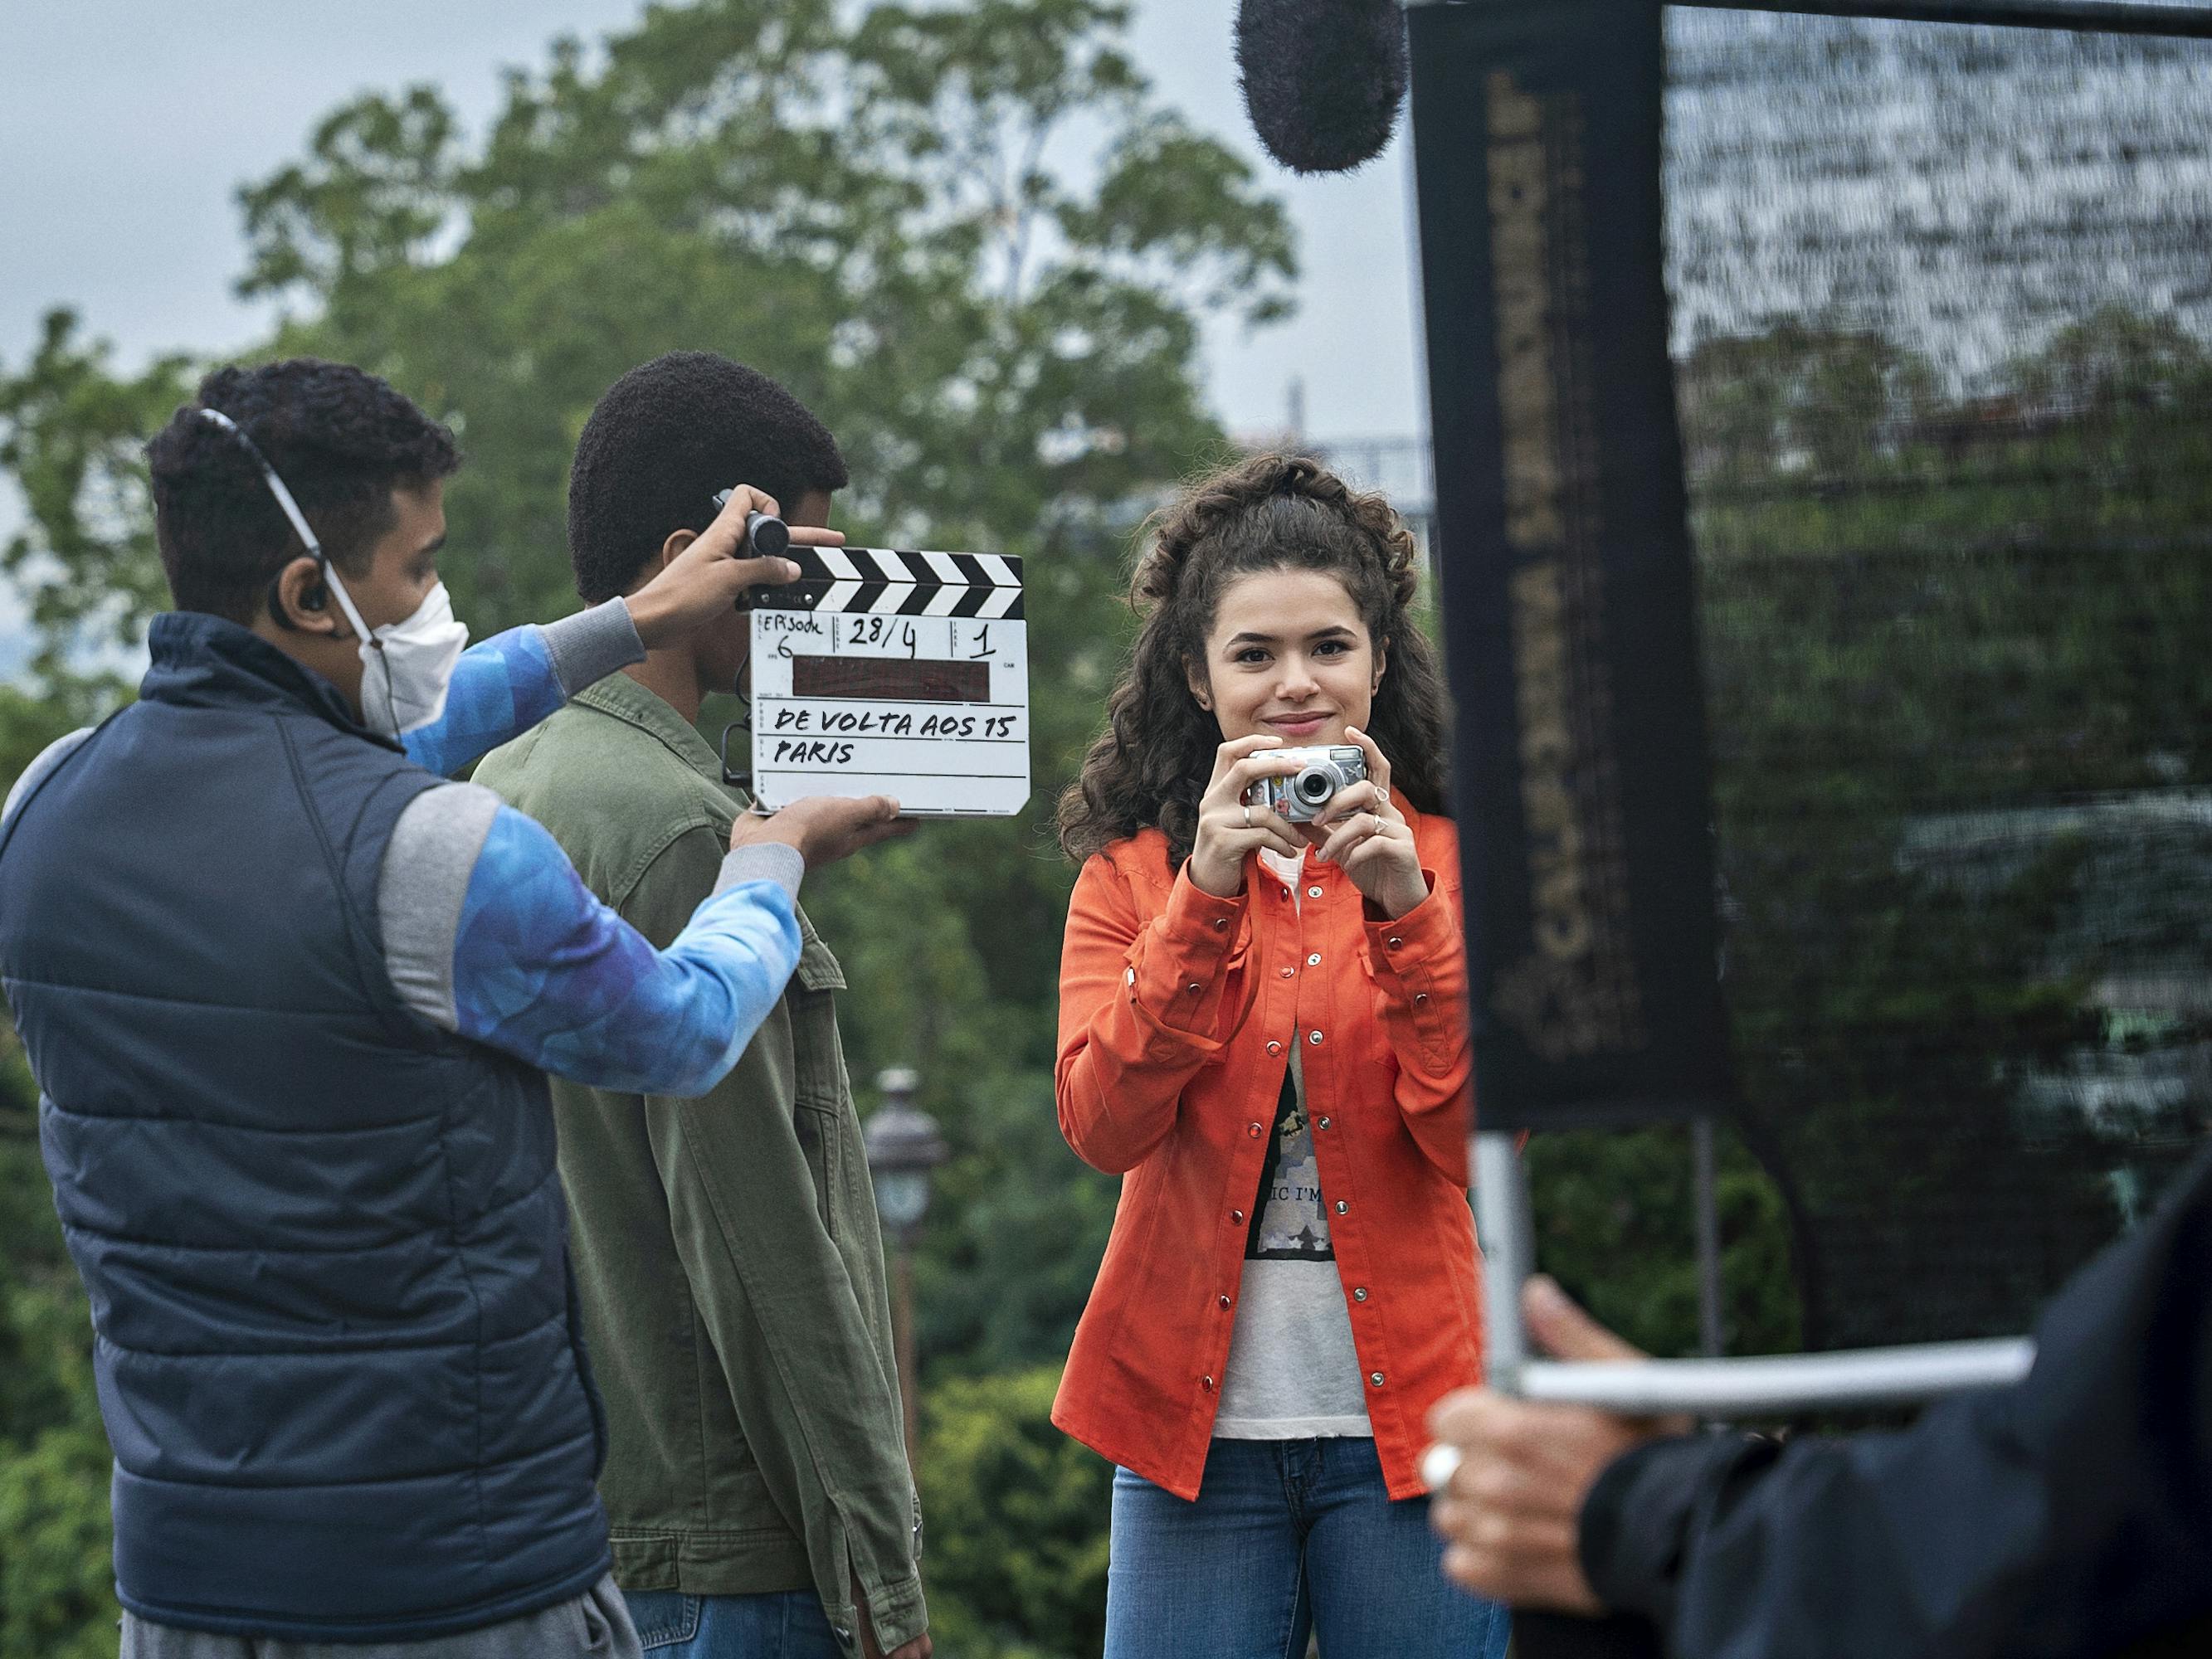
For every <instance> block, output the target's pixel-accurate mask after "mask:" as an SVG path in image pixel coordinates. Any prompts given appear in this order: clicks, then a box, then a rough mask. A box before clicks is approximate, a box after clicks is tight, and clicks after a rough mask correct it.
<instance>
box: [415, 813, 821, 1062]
mask: <svg viewBox="0 0 2212 1659" xmlns="http://www.w3.org/2000/svg"><path fill="white" fill-rule="evenodd" d="M798 963H799V921H798V917H797V915H796V913H795V911H794V909H793V902H792V899H791V896H790V895H789V894H788V893H787V892H786V891H785V890H783V888H782V887H781V886H780V885H779V884H777V883H775V882H774V881H746V882H741V883H739V884H738V885H736V886H734V887H731V888H728V889H726V890H724V891H721V892H719V893H717V894H715V895H714V896H713V897H711V898H709V899H708V900H707V901H706V902H704V903H703V904H702V905H701V906H700V907H699V908H698V909H697V910H696V912H694V913H693V915H692V917H691V921H690V925H689V926H688V927H685V928H684V931H683V932H682V933H679V934H678V935H677V937H676V938H675V939H674V940H672V941H671V943H670V945H669V946H668V948H667V949H666V950H665V951H655V950H654V949H653V946H652V945H651V944H650V943H649V942H648V941H647V939H646V938H645V937H644V935H642V934H641V933H638V932H637V931H636V930H635V928H633V927H630V925H629V923H628V922H626V921H623V919H622V918H621V917H620V916H618V915H616V914H615V913H614V912H613V911H612V910H611V909H609V908H607V907H606V906H605V905H604V904H602V903H600V902H599V900H598V899H597V898H596V897H594V896H592V893H591V892H590V891H589V890H587V889H586V887H585V886H584V884H583V882H582V881H581V880H580V878H578V877H577V874H576V872H575V869H574V866H571V865H570V864H569V862H568V859H567V857H566V856H565V855H564V854H562V851H561V848H560V844H559V843H558V842H556V841H555V840H554V839H553V837H552V836H551V835H550V834H549V833H548V832H547V831H546V830H545V829H544V828H543V827H542V826H540V825H539V824H538V823H537V822H536V821H535V820H533V819H531V818H528V817H524V816H523V815H522V814H521V813H520V812H518V811H514V810H513V808H512V807H508V806H501V808H500V809H499V810H498V811H497V812H496V813H495V815H494V817H493V819H492V823H491V827H490V829H489V831H488V832H487V833H486V835H485V837H484V843H483V850H482V851H481V852H480V853H479V854H477V861H476V865H475V867H474V869H473V870H472V871H471V873H470V877H469V884H468V889H467V893H466V896H465V898H464V899H463V902H462V905H461V919H460V927H459V933H457V935H456V937H455V939H454V942H453V1010H454V1014H455V1017H456V1021H457V1027H456V1029H458V1030H459V1032H460V1034H461V1035H462V1036H466V1037H471V1038H473V1039H475V1040H476V1041H477V1042H483V1043H488V1044H489V1045H490V1046H491V1047H493V1048H499V1049H501V1050H502V1051H504V1052H505V1053H507V1054H513V1055H514V1056H515V1057H516V1058H517V1059H519V1060H526V1061H528V1062H529V1063H530V1064H531V1065H532V1066H538V1067H539V1068H540V1069H541V1070H544V1071H547V1072H550V1073H554V1074H556V1076H560V1077H565V1078H569V1079H573V1080H574V1081H576V1082H578V1083H584V1084H589V1085H592V1086H593V1087H595V1088H601V1089H616V1090H621V1091H624V1092H627V1093H632V1094H653V1095H700V1094H704V1093H705V1092H706V1091H708V1090H709V1089H711V1088H713V1087H714V1085H715V1084H717V1083H719V1082H720V1081H721V1079H723V1077H724V1076H726V1074H727V1073H728V1072H729V1070H730V1068H731V1067H732V1066H734V1065H736V1064H737V1062H738V1055H739V1054H742V1053H744V1047H745V1044H746V1043H747V1042H750V1041H751V1040H752V1035H753V1033H754V1032H755V1031H756V1030H759V1028H760V1024H761V1022H762V1021H763V1019H765V1018H768V1015H769V1011H770V1010H771V1009H772V1008H774V1007H775V1003H776V999H777V998H779V997H781V995H782V994H783V987H784V984H785V982H786V981H787V980H789V978H790V977H791V973H792V969H793V968H795V967H796V966H798Z"/></svg>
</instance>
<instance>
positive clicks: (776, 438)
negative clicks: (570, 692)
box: [568, 351, 845, 605]
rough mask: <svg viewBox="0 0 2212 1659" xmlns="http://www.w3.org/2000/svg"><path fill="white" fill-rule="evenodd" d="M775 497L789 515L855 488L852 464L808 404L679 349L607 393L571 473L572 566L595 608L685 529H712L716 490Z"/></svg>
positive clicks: (751, 375) (722, 360)
mask: <svg viewBox="0 0 2212 1659" xmlns="http://www.w3.org/2000/svg"><path fill="white" fill-rule="evenodd" d="M741 483H744V484H750V485H752V486H753V487H754V488H755V489H763V490H766V491H767V492H768V493H769V495H772V496H774V497H775V500H776V501H777V503H778V504H779V505H780V506H781V507H784V508H786V509H787V510H788V509H791V508H793V507H796V506H797V505H798V503H799V500H800V499H801V498H802V497H803V496H805V495H808V494H809V493H811V491H814V490H817V489H818V490H822V491H824V492H828V491H830V490H836V489H842V488H844V485H845V458H844V456H843V455H842V454H841V453H838V449H837V441H836V439H834V438H832V437H831V436H830V435H829V428H827V427H825V426H823V424H822V422H819V421H817V419H815V418H814V416H812V415H811V413H809V412H808V410H807V409H806V406H805V404H801V403H800V402H799V399H798V398H794V397H793V396H792V395H791V393H789V392H787V391H785V390H784V389H783V388H782V387H781V386H779V385H777V384H776V383H775V381H774V380H770V379H769V377H768V376H767V375H765V374H761V373H760V372H759V371H758V370H757V369H750V368H745V367H744V365H743V364H742V363H733V362H731V361H730V360H729V359H728V358H726V357H722V356H716V355H715V354H714V353H713V352H711V351H671V352H670V353H669V354H668V355H667V356H663V357H656V358H654V359H653V361H652V362H649V363H641V364H640V365H639V366H638V367H637V368H634V369H632V370H630V372H629V374H625V375H623V377H622V379H620V380H617V381H616V382H615V383H614V384H613V385H612V386H609V387H608V388H607V391H606V395H605V396H604V397H603V398H600V399H599V404H598V406H597V407H596V408H594V409H593V410H592V417H591V419H590V420H588V421H586V422H585V423H584V432H583V435H582V436H581V437H580V439H578V440H577V443H576V459H575V463H574V466H573V467H572V468H571V469H570V471H569V474H568V559H569V562H570V563H571V564H572V565H573V566H574V568H575V573H576V592H578V593H580V594H581V595H582V596H583V598H584V599H585V601H586V603H587V604H592V605H597V604H598V603H599V601H601V600H602V599H611V598H613V597H614V596H615V595H616V594H617V593H623V592H628V591H629V588H630V587H631V586H632V585H633V584H634V583H635V581H636V580H637V575H638V573H639V571H641V570H642V569H643V568H645V565H646V562H647V560H649V559H651V558H653V556H655V555H656V554H658V553H659V551H660V549H661V547H662V545H663V544H665V542H666V541H667V539H668V538H669V537H671V536H672V535H674V534H675V533H676V532H678V531H679V530H691V531H700V530H704V529H705V528H706V527H707V526H708V522H709V521H710V520H712V519H713V517H714V496H715V495H716V494H717V492H719V491H721V490H724V489H729V488H730V487H731V486H732V485H733V484H741Z"/></svg>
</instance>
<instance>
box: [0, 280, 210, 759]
mask: <svg viewBox="0 0 2212 1659" xmlns="http://www.w3.org/2000/svg"><path fill="white" fill-rule="evenodd" d="M187 389H188V386H187V380H186V360H185V358H183V357H181V356H167V357H162V358H159V359H157V360H156V361H155V362H153V363H151V364H150V365H149V366H148V367H147V368H145V369H144V370H143V372H142V373H140V374H137V375H135V376H118V374H116V373H115V371H114V368H113V365H112V352H111V351H110V349H109V348H108V347H107V345H106V343H104V342H95V343H90V344H87V343H84V342H83V341H82V339H81V338H80V337H79V325H78V320H77V318H76V313H74V312H71V311H68V310H66V309H58V310H55V311H51V312H49V313H46V319H45V321H44V324H43V325H42V326H41V329H40V337H39V343H38V344H37V346H36V347H34V348H33V350H32V353H31V356H30V358H29V361H28V362H26V363H25V364H24V366H23V368H22V370H21V373H19V374H12V375H11V374H6V373H5V372H4V371H0V468H5V469H6V470H7V471H8V472H9V474H11V475H12V476H13V477H14V478H15V484H16V487H17V488H18V489H20V490H21V492H22V496H23V501H24V505H25V506H26V507H27V509H28V512H29V520H30V521H29V524H28V526H27V527H26V528H24V529H22V530H21V531H18V532H16V533H15V535H13V536H11V537H9V538H8V542H7V544H6V545H5V546H4V547H0V571H4V572H5V573H6V574H7V575H8V577H9V580H12V581H13V582H14V583H15V586H16V587H17V589H18V590H19V591H21V592H24V593H26V594H27V596H28V598H29V599H30V601H31V604H30V619H31V624H32V626H33V629H35V630H36V632H37V635H38V639H39V653H38V655H37V657H36V659H34V661H33V671H34V672H35V673H36V674H37V676H38V677H39V678H40V682H41V684H42V686H43V689H44V690H45V691H46V694H47V702H49V703H50V704H51V705H52V706H53V707H54V708H58V709H59V710H61V711H63V712H64V714H66V715H67V716H68V717H70V724H75V723H76V722H78V721H81V720H84V719H87V718H89V717H90V716H91V715H93V714H95V713H97V712H100V710H102V709H103V708H105V707H106V706H109V705H111V704H112V702H114V701H115V700H116V699H117V698H118V696H120V695H121V694H122V692H123V690H124V687H123V683H122V681H121V680H120V679H119V678H118V676H117V675H116V673H115V672H114V671H113V670H112V668H110V667H108V666H107V661H108V659H111V658H112V656H113V655H114V654H115V653H118V652H127V651H128V650H129V649H131V647H135V646H137V644H138V642H139V641H140V640H141V639H142V638H143V636H144V633H145V627H146V619H147V617H149V616H150V615H152V613H153V612H154V611H157V610H159V609H160V608H161V606H162V605H164V604H165V603H166V602H167V587H166V586H165V584H164V583H163V581H162V578H161V561H160V559H159V558H158V557H157V556H155V550H154V519H153V501H152V498H151V496H150V495H149V491H148V489H147V481H146V469H145V466H144V465H143V461H142V459H141V457H140V453H139V452H140V450H141V448H142V447H143V445H144V443H145V441H146V438H147V436H148V435H149V434H150V433H151V432H152V431H153V430H154V429H155V428H157V427H159V426H160V425H161V422H163V421H165V420H167V418H168V417H169V413H170V411H171V410H173V409H175V408H176V406H177V404H179V403H180V402H182V401H183V400H184V398H185V393H186V391H187ZM21 712H22V711H21V709H20V708H10V710H9V721H10V724H11V726H13V725H14V724H15V723H16V722H18V721H19V720H20V718H21ZM63 729H64V730H66V729H68V727H67V726H64V728H63ZM9 735H12V733H10V734H9ZM31 752H32V753H36V752H37V751H36V750H32V751H31ZM10 758H13V759H15V761H16V767H15V769H20V768H21V763H22V762H24V761H27V760H28V759H29V758H30V756H29V755H28V754H26V755H22V756H20V757H15V756H12V755H11V757H10ZM9 776H10V777H13V776H14V770H10V772H9Z"/></svg>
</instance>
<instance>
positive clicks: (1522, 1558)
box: [1429, 1275, 1691, 1614]
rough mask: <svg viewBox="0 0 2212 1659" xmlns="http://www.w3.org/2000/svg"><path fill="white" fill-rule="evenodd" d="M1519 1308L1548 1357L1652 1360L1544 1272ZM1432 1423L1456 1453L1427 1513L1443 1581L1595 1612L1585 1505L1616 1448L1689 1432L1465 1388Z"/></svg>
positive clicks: (1513, 1599) (1680, 1422)
mask: <svg viewBox="0 0 2212 1659" xmlns="http://www.w3.org/2000/svg"><path fill="white" fill-rule="evenodd" d="M1521 1310H1522V1318H1523V1319H1524V1320H1525V1321H1526V1322H1527V1323H1528V1334H1529V1337H1530V1340H1532V1341H1533V1342H1534V1344H1535V1345H1536V1346H1538V1347H1540V1348H1541V1349H1543V1350H1544V1351H1545V1352H1547V1353H1550V1354H1552V1355H1553V1356H1554V1357H1555V1358H1560V1359H1580V1360H1599V1359H1644V1358H1650V1356H1649V1355H1647V1354H1645V1353H1644V1351H1643V1350H1642V1349H1640V1348H1638V1347H1636V1346H1633V1345H1632V1344H1631V1343H1628V1342H1625V1341H1623V1340H1621V1339H1620V1337H1618V1336H1615V1335H1614V1334H1613V1333H1612V1332H1611V1331H1609V1330H1607V1329H1606V1328H1605V1327H1604V1326H1602V1325H1601V1324H1599V1323H1598V1322H1596V1321H1595V1320H1594V1319H1592V1318H1591V1317H1590V1316H1589V1315H1588V1314H1586V1313H1584V1312H1583V1310H1581V1309H1580V1308H1578V1307H1577V1306H1576V1305H1575V1304H1574V1303H1573V1302H1572V1301H1571V1300H1569V1299H1568V1297H1567V1295H1566V1293H1565V1291H1562V1290H1560V1288H1559V1285H1556V1284H1554V1283H1553V1281H1552V1280H1551V1279H1547V1278H1545V1277H1542V1276H1541V1275H1539V1276H1538V1277H1536V1278H1534V1279H1530V1280H1529V1281H1528V1284H1527V1285H1525V1286H1524V1287H1523V1288H1522V1296H1521ZM1429 1427H1430V1429H1431V1431H1432V1432H1433V1433H1434V1434H1435V1436H1436V1437H1437V1441H1438V1442H1439V1443H1441V1444H1443V1445H1447V1446H1449V1447H1452V1448H1453V1449H1455V1450H1456V1451H1457V1452H1458V1453H1459V1455H1460V1462H1459V1467H1458V1468H1457V1469H1455V1470H1454V1471H1453V1473H1452V1476H1451V1478H1450V1480H1448V1481H1446V1482H1445V1483H1444V1484H1443V1486H1441V1487H1439V1488H1438V1489H1437V1493H1436V1496H1435V1499H1434V1501H1433V1502H1432V1503H1431V1505H1430V1509H1429V1523H1430V1524H1431V1526H1433V1527H1434V1528H1436V1529H1437V1531H1438V1532H1439V1533H1441V1534H1443V1536H1444V1539H1445V1541H1446V1544H1447V1547H1446V1549H1445V1551H1444V1571H1445V1573H1446V1574H1447V1575H1448V1576H1449V1577H1450V1578H1451V1579H1452V1580H1453V1581H1454V1582H1455V1583H1458V1584H1461V1585H1463V1586H1464V1587H1465V1588H1467V1589H1471V1590H1474V1591H1476V1592H1478V1593H1479V1594H1480V1595H1487V1596H1490V1597H1491V1598H1492V1599H1493V1600H1496V1601H1507V1602H1510V1603H1512V1604H1513V1605H1514V1606H1516V1607H1556V1608H1559V1609H1560V1610H1562V1611H1564V1612H1568V1613H1592V1614H1595V1613H1602V1612H1604V1611H1605V1608H1604V1607H1603V1606H1602V1604H1601V1603H1600V1602H1599V1601H1598V1599H1597V1595H1596V1593H1595V1591H1593V1590H1592V1589H1590V1585H1589V1579H1588V1578H1587V1577H1584V1576H1583V1566H1582V1555H1581V1552H1580V1549H1579V1526H1580V1522H1581V1518H1582V1509H1583V1499H1584V1498H1587V1497H1589V1490H1590V1488H1591V1487H1592V1486H1595V1485H1596V1484H1597V1478H1598V1476H1599V1475H1600V1474H1603V1473H1604V1471H1605V1468H1606V1466H1607V1464H1609V1463H1611V1462H1613V1459H1615V1458H1616V1457H1619V1456H1620V1455H1621V1454H1622V1453H1623V1452H1625V1451H1627V1450H1628V1449H1630V1448H1631V1447H1632V1446H1636V1445H1638V1444H1640V1443H1643V1442H1644V1441H1646V1440H1650V1439H1652V1438H1655V1437H1657V1436H1660V1435H1664V1434H1686V1433H1688V1432H1689V1431H1690V1428H1691V1425H1690V1423H1689V1422H1688V1421H1687V1420H1686V1419H1676V1418H1631V1417H1622V1416H1620V1415H1617V1414H1616V1413H1612V1412H1606V1411H1599V1410H1597V1409H1595V1407H1588V1406H1553V1405H1541V1404H1538V1403H1536V1402H1534V1401H1527V1400H1516V1399H1513V1398H1511V1397H1510V1396H1509V1395H1501V1394H1495V1393H1492V1391H1491V1390H1490V1389H1462V1390H1460V1391H1459V1392H1458V1393H1457V1394H1453V1395H1446V1396H1445V1397H1444V1398H1443V1400H1442V1401H1438V1402H1437V1407H1436V1409H1435V1410H1434V1411H1432V1412H1431V1413H1429Z"/></svg>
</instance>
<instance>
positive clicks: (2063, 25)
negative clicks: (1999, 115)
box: [1405, 0, 2212, 40]
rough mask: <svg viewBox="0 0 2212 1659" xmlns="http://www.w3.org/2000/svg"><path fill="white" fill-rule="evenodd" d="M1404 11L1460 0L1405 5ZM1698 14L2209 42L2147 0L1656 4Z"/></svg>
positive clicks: (2177, 9) (2208, 35) (2211, 15)
mask: <svg viewBox="0 0 2212 1659" xmlns="http://www.w3.org/2000/svg"><path fill="white" fill-rule="evenodd" d="M1405 3H1406V4H1407V6H1408V7H1413V6H1434V5H1455V4H1461V3H1464V0H1405ZM1662 3H1664V4H1667V5H1675V6H1690V7H1694V8H1696V9H1699V10H1701V11H1771V12H1781V13H1785V14H1790V13H1795V14H1797V15H1803V16H1807V17H1866V18H1873V19H1876V20H1881V21H1891V22H1899V23H1974V24H1979V25H1982V26H1983V27H1994V28H2021V29H2075V30H2079V31H2081V32H2083V33H2095V34H2164V35H2171V36H2172V37H2174V38H2175V39H2177V40H2212V6H2196V5H2190V6H2162V5H2156V4H2152V3H2148V0H1662Z"/></svg>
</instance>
